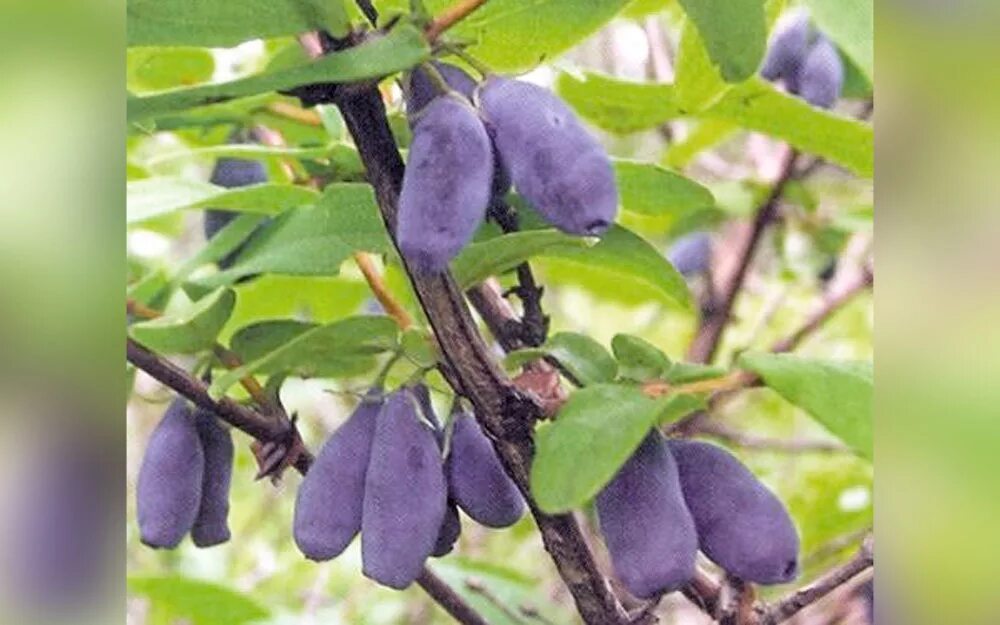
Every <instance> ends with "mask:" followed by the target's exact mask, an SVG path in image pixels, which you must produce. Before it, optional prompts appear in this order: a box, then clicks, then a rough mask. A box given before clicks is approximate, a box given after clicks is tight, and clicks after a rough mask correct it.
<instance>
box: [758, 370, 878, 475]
mask: <svg viewBox="0 0 1000 625" xmlns="http://www.w3.org/2000/svg"><path fill="white" fill-rule="evenodd" d="M740 365H741V366H742V367H744V368H746V369H749V370H750V371H753V372H754V373H757V374H758V375H760V376H761V378H763V379H764V383H765V384H767V386H769V387H770V388H772V389H774V390H775V391H777V393H778V394H779V395H781V396H782V397H784V398H785V399H786V400H788V401H790V402H791V403H793V404H795V405H796V406H799V407H800V408H802V409H803V410H805V411H806V412H808V413H809V414H811V415H812V416H813V417H814V418H815V419H816V420H817V421H819V422H820V423H822V424H823V425H824V426H825V427H826V428H827V429H828V430H830V432H832V433H833V434H834V435H836V436H837V437H839V438H840V439H841V440H842V441H844V442H845V443H847V444H848V445H849V446H850V447H851V448H853V449H854V450H855V451H856V452H858V454H860V455H861V456H863V457H865V458H868V459H869V460H871V459H872V457H873V441H872V390H873V386H874V380H873V376H872V365H871V363H870V362H836V361H824V360H811V359H806V358H800V357H798V356H794V355H791V354H768V353H746V354H743V356H742V357H741V358H740Z"/></svg>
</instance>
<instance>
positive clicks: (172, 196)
mask: <svg viewBox="0 0 1000 625" xmlns="http://www.w3.org/2000/svg"><path fill="white" fill-rule="evenodd" d="M318 197H319V194H318V193H316V192H315V191H313V190H312V189H309V188H307V187H298V186H294V185H288V184H258V185H253V186H250V187H240V188H236V189H226V188H224V187H217V186H215V185H213V184H209V183H207V182H199V181H196V180H188V179H186V178H172V177H155V178H144V179H142V180H134V181H131V182H127V183H125V202H126V208H125V215H126V217H125V219H126V223H129V224H134V223H139V222H143V221H148V220H150V219H153V218H156V217H162V216H163V215H167V214H170V213H173V212H175V211H178V210H181V209H188V208H223V209H227V210H233V211H240V212H247V213H257V214H260V215H275V214H277V213H280V212H282V211H285V210H287V209H289V208H292V207H294V206H302V205H303V204H312V203H313V202H315V201H316V199H317V198H318Z"/></svg>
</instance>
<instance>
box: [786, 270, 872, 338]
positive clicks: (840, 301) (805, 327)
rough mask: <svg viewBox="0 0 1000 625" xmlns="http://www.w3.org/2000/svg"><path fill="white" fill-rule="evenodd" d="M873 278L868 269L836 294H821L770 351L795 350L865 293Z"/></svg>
mask: <svg viewBox="0 0 1000 625" xmlns="http://www.w3.org/2000/svg"><path fill="white" fill-rule="evenodd" d="M874 282H875V277H874V275H873V274H872V272H871V271H870V270H869V269H868V268H864V269H862V270H861V271H859V272H858V274H857V276H856V277H855V278H854V279H853V280H852V281H851V282H849V283H848V284H845V285H843V286H842V287H841V288H839V289H838V290H837V292H836V293H833V292H828V293H824V294H823V300H822V301H821V302H820V305H819V306H818V307H817V308H816V310H815V311H813V313H812V314H810V315H809V317H808V318H807V319H806V321H805V323H803V324H802V326H800V327H799V328H798V329H797V330H795V332H792V333H791V334H789V335H788V336H786V337H785V338H783V339H781V340H780V341H778V342H777V343H775V344H774V345H772V346H771V351H772V352H775V353H780V352H788V351H791V350H793V349H795V348H796V347H797V346H798V345H799V343H801V342H802V340H803V339H804V338H806V337H807V336H809V335H810V334H812V333H813V332H815V331H816V330H818V329H819V328H820V326H822V325H823V324H824V323H826V321H827V320H828V319H829V318H830V317H832V316H833V315H834V314H835V313H836V312H837V311H839V310H840V309H841V308H843V307H844V305H845V304H847V303H848V302H850V301H851V300H852V299H853V298H854V296H855V295H857V294H858V293H861V292H862V291H865V290H867V289H869V288H871V286H872V285H873V284H874Z"/></svg>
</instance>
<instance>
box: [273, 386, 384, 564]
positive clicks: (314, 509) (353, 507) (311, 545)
mask: <svg viewBox="0 0 1000 625" xmlns="http://www.w3.org/2000/svg"><path fill="white" fill-rule="evenodd" d="M381 407H382V396H381V391H380V390H378V389H373V390H372V391H370V392H369V393H368V395H367V396H366V397H365V398H364V399H362V401H361V404H359V405H358V407H357V408H356V409H355V410H354V412H353V413H352V414H351V416H350V417H349V418H348V419H347V421H346V422H344V424H343V425H341V426H340V428H338V429H337V431H336V432H334V433H333V434H332V435H331V436H330V438H329V439H327V441H326V443H325V444H324V445H323V447H322V448H321V449H320V451H319V453H318V454H317V455H316V460H315V461H314V462H313V464H312V466H311V467H310V468H309V472H308V473H307V474H306V476H305V478H303V480H302V484H301V485H300V486H299V492H298V494H297V495H296V498H295V519H294V521H293V530H292V533H293V536H294V538H295V544H296V545H298V547H299V550H300V551H302V553H303V554H304V555H305V556H306V557H307V558H309V559H310V560H316V561H323V560H329V559H331V558H335V557H337V556H338V555H340V554H341V553H342V552H343V551H344V549H346V548H347V546H348V545H349V544H351V541H352V540H353V539H354V537H355V536H356V535H357V534H358V531H360V529H361V517H362V511H363V506H364V503H363V502H364V491H365V474H366V472H367V471H368V461H369V457H370V454H371V447H372V438H373V436H374V434H375V419H376V416H377V415H378V412H379V410H380V409H381Z"/></svg>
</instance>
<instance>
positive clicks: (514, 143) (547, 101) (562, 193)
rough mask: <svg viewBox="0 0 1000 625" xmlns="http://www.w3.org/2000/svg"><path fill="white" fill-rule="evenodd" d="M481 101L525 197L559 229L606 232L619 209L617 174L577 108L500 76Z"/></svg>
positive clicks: (490, 83) (480, 96) (481, 95)
mask: <svg viewBox="0 0 1000 625" xmlns="http://www.w3.org/2000/svg"><path fill="white" fill-rule="evenodd" d="M478 100H479V107H480V109H481V110H482V112H483V118H484V120H485V121H486V125H487V128H488V129H489V130H490V134H491V136H492V137H493V142H494V144H495V145H496V148H497V153H498V154H499V155H500V159H501V161H502V162H503V165H504V167H506V168H507V171H509V172H510V176H511V179H512V180H513V182H514V186H515V187H516V188H517V190H518V192H519V193H520V194H521V195H522V196H524V197H525V198H526V199H527V200H528V201H529V202H530V203H531V205H532V206H533V207H534V208H535V210H537V211H538V212H539V214H541V216H542V217H543V218H544V219H545V220H546V221H547V222H549V223H550V224H552V225H553V226H555V227H556V228H559V229H560V230H563V231H565V232H568V233H570V234H576V235H600V234H603V233H604V231H606V230H607V229H608V227H610V225H611V224H612V223H613V222H614V220H615V215H616V214H617V212H618V188H617V185H616V182H615V174H614V171H613V170H612V168H611V161H610V160H609V158H608V155H607V153H606V152H605V150H604V148H603V147H601V144H600V143H598V141H597V140H596V139H595V138H594V137H593V136H592V135H591V134H590V133H589V132H587V129H586V128H584V127H583V125H582V124H581V123H580V121H579V120H578V119H577V117H576V115H574V114H573V111H571V110H570V108H569V107H568V106H566V104H565V103H564V102H563V101H562V100H560V99H559V98H557V97H556V96H555V95H554V94H553V93H552V92H550V91H548V90H546V89H543V88H541V87H539V86H537V85H533V84H531V83H527V82H522V81H519V80H510V79H507V78H500V77H496V76H494V77H491V78H489V79H488V80H487V81H486V82H485V83H484V84H483V85H482V86H481V88H480V90H479V93H478Z"/></svg>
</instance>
